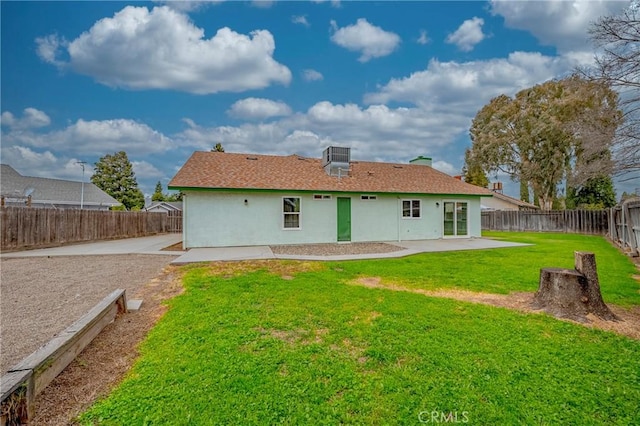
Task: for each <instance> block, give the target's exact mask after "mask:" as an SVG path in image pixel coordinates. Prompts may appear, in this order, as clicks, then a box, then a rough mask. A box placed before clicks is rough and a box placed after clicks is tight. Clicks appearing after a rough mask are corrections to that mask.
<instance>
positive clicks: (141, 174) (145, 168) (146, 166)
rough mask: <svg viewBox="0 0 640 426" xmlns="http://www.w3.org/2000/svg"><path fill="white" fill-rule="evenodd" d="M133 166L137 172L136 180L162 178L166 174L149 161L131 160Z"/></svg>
mask: <svg viewBox="0 0 640 426" xmlns="http://www.w3.org/2000/svg"><path fill="white" fill-rule="evenodd" d="M131 166H133V172H134V173H135V174H136V180H140V179H144V180H146V179H152V178H162V177H163V176H164V173H163V172H161V171H160V170H158V168H157V167H156V166H154V165H153V164H151V163H149V162H147V161H131Z"/></svg>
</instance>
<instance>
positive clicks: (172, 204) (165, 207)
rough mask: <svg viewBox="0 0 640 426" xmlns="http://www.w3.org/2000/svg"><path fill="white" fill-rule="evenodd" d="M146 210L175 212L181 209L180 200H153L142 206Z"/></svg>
mask: <svg viewBox="0 0 640 426" xmlns="http://www.w3.org/2000/svg"><path fill="white" fill-rule="evenodd" d="M144 210H145V211H147V212H158V213H167V214H169V213H177V212H181V211H182V201H154V202H152V203H151V204H149V205H148V206H146V207H145V208H144Z"/></svg>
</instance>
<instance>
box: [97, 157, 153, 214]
mask: <svg viewBox="0 0 640 426" xmlns="http://www.w3.org/2000/svg"><path fill="white" fill-rule="evenodd" d="M91 182H92V183H93V184H95V185H96V186H97V187H98V188H100V189H102V190H103V191H104V192H106V193H107V194H109V195H111V196H112V197H113V198H115V199H116V200H118V201H120V202H121V203H122V204H123V205H124V206H125V207H126V208H127V210H137V209H141V208H143V207H144V194H142V191H140V188H138V181H137V180H136V175H135V173H134V172H133V166H132V165H131V162H130V161H129V158H127V153H126V152H124V151H120V152H116V153H114V154H107V155H105V156H104V157H101V158H100V159H99V160H98V161H97V162H96V163H95V167H94V173H93V176H91Z"/></svg>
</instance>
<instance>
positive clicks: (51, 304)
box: [0, 254, 175, 373]
mask: <svg viewBox="0 0 640 426" xmlns="http://www.w3.org/2000/svg"><path fill="white" fill-rule="evenodd" d="M173 259H175V257H174V256H167V255H143V254H130V255H104V256H102V255H101V256H59V257H30V258H3V259H2V260H0V369H1V370H2V373H5V372H6V371H7V370H8V369H9V368H10V367H12V366H13V365H15V364H17V363H18V362H19V361H21V360H22V359H23V358H24V357H25V356H27V355H29V354H31V353H32V352H33V351H35V350H36V349H38V348H39V347H40V346H42V345H43V344H45V343H46V342H48V341H49V340H51V338H52V337H54V336H55V335H56V334H57V333H60V332H61V331H63V330H64V329H65V328H67V327H68V326H70V325H71V324H72V323H73V322H74V321H76V320H77V319H78V318H80V317H81V316H82V315H84V314H85V313H86V312H87V311H89V310H90V309H91V308H93V307H94V306H95V305H96V304H97V303H98V302H100V300H102V299H103V298H104V297H105V296H107V295H108V294H109V293H111V292H112V291H113V290H115V289H118V288H123V289H125V290H126V291H127V296H128V297H132V296H133V295H134V294H135V293H136V292H137V290H139V289H140V288H141V287H142V286H143V285H144V284H145V283H147V282H148V281H150V280H152V279H153V278H155V277H157V276H158V274H160V273H161V272H162V269H163V268H164V267H165V266H166V265H168V264H169V263H170V262H171V261H172V260H173Z"/></svg>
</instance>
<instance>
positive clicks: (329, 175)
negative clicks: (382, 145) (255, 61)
mask: <svg viewBox="0 0 640 426" xmlns="http://www.w3.org/2000/svg"><path fill="white" fill-rule="evenodd" d="M168 186H169V189H174V190H180V191H182V192H183V194H184V196H183V241H184V246H185V248H193V247H225V246H243V245H271V244H310V243H335V242H350V241H352V242H366V241H401V240H424V239H438V238H455V237H479V236H480V197H481V196H491V192H490V191H489V190H487V189H484V188H480V187H477V186H474V185H470V184H467V183H464V182H461V181H459V180H456V179H454V178H452V177H451V176H449V175H447V174H445V173H442V172H439V171H437V170H435V169H433V168H432V167H431V159H430V158H425V157H418V158H416V159H415V160H412V162H411V163H410V164H392V163H378V162H364V161H351V159H350V149H349V148H342V147H329V148H327V149H326V150H325V151H324V153H323V157H322V158H321V159H320V158H306V157H301V156H299V155H289V156H273V155H255V154H231V153H222V152H195V153H194V154H193V155H192V156H191V157H190V158H189V159H188V160H187V162H186V163H185V164H184V165H183V166H182V168H181V169H180V170H179V171H178V173H177V174H176V175H175V176H174V178H173V179H172V180H171V182H169V185H168Z"/></svg>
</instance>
